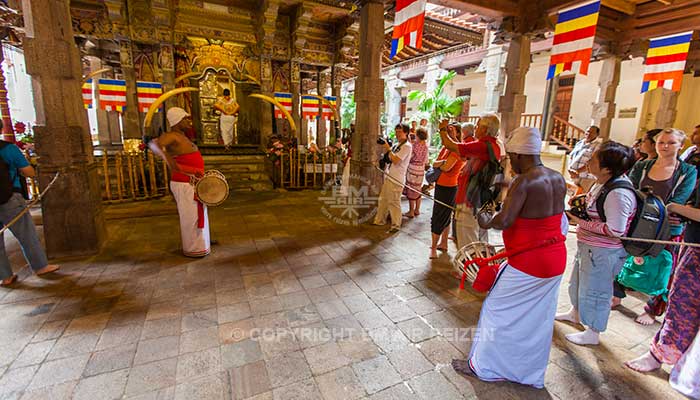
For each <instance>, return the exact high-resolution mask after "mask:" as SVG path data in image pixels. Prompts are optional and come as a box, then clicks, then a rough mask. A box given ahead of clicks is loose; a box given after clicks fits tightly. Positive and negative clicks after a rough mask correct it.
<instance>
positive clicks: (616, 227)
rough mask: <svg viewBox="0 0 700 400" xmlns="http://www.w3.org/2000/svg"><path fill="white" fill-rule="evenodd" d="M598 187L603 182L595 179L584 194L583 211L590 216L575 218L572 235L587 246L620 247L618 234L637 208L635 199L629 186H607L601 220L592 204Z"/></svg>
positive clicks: (598, 189)
mask: <svg viewBox="0 0 700 400" xmlns="http://www.w3.org/2000/svg"><path fill="white" fill-rule="evenodd" d="M625 179H627V178H626V177H625ZM602 189H603V185H601V184H598V183H596V184H595V185H594V186H593V188H591V190H590V191H589V192H588V194H587V195H586V206H587V207H586V211H587V212H588V216H589V217H590V218H591V220H590V221H581V222H579V225H578V229H577V230H576V237H577V239H578V241H579V242H581V243H585V244H587V245H590V246H595V247H604V248H608V249H617V248H622V241H621V240H620V239H619V237H620V236H624V235H625V234H626V233H627V230H628V229H629V227H630V223H631V222H632V219H633V218H634V214H635V212H636V210H637V199H636V197H635V195H634V193H632V191H631V190H629V189H614V190H611V191H610V192H609V193H608V196H607V197H606V198H605V203H603V209H604V210H605V218H606V220H607V221H606V222H603V221H601V219H600V216H599V215H598V210H597V208H596V200H597V199H598V195H600V192H601V190H602Z"/></svg>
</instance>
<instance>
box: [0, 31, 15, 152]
mask: <svg viewBox="0 0 700 400" xmlns="http://www.w3.org/2000/svg"><path fill="white" fill-rule="evenodd" d="M4 60H5V50H4V47H3V46H2V43H0V114H2V140H5V141H7V142H10V143H14V142H15V130H14V127H13V126H12V116H11V115H10V106H9V105H8V104H7V87H6V86H5V71H3V69H2V62H3V61H4Z"/></svg>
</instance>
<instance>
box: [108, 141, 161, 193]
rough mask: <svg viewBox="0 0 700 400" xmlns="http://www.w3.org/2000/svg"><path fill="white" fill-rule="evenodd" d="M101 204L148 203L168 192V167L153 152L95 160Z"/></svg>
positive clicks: (120, 154)
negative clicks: (147, 201) (96, 162)
mask: <svg viewBox="0 0 700 400" xmlns="http://www.w3.org/2000/svg"><path fill="white" fill-rule="evenodd" d="M97 159H98V162H99V163H100V165H102V168H100V169H99V171H100V173H99V175H100V186H101V190H102V201H103V202H125V201H137V200H149V199H153V198H158V197H162V196H164V195H166V194H168V193H169V188H168V166H167V164H166V162H165V161H162V160H156V158H155V157H154V156H153V153H151V152H148V155H145V154H144V153H140V154H137V155H129V154H126V153H117V154H113V155H103V156H100V157H97Z"/></svg>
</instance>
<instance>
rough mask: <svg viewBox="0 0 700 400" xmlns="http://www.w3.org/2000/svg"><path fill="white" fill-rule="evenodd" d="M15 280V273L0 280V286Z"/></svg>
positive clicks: (7, 284)
mask: <svg viewBox="0 0 700 400" xmlns="http://www.w3.org/2000/svg"><path fill="white" fill-rule="evenodd" d="M16 281H17V274H12V276H11V277H9V278H7V279H3V280H2V282H0V286H10V285H12V284H13V283H15V282H16Z"/></svg>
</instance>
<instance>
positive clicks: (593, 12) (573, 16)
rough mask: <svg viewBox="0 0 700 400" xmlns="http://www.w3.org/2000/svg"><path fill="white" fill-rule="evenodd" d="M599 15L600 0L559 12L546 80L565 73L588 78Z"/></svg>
mask: <svg viewBox="0 0 700 400" xmlns="http://www.w3.org/2000/svg"><path fill="white" fill-rule="evenodd" d="M599 11H600V0H594V1H589V2H586V3H584V4H579V5H576V6H573V7H569V8H567V9H564V10H562V11H560V12H559V14H558V15H557V24H556V26H555V27H554V39H553V42H552V44H553V46H552V55H551V57H550V59H549V71H548V73H547V79H552V78H554V77H555V76H558V75H559V74H561V73H562V72H564V71H571V72H574V73H580V74H583V75H587V74H588V64H590V62H591V53H592V52H593V40H594V39H595V30H596V25H597V24H598V12H599Z"/></svg>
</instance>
